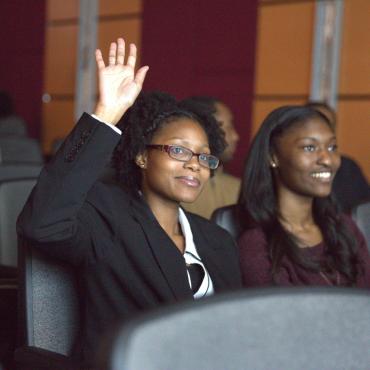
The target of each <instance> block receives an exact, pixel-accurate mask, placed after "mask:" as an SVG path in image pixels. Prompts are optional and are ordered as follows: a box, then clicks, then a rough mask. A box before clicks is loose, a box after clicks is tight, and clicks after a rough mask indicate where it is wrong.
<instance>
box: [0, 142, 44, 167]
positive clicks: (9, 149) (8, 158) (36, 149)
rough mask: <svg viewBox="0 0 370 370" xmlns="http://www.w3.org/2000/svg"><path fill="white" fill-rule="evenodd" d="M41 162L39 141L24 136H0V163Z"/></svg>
mask: <svg viewBox="0 0 370 370" xmlns="http://www.w3.org/2000/svg"><path fill="white" fill-rule="evenodd" d="M5 163H9V164H11V163H33V164H41V163H43V157H42V153H41V148H40V145H39V143H38V142H37V141H36V140H35V139H31V138H29V137H25V136H17V135H8V136H0V164H5Z"/></svg>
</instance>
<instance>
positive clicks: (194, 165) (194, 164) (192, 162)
mask: <svg viewBox="0 0 370 370" xmlns="http://www.w3.org/2000/svg"><path fill="white" fill-rule="evenodd" d="M184 167H185V168H189V169H191V170H192V171H194V172H199V171H200V164H199V160H198V157H197V156H196V155H193V156H192V157H191V158H190V159H189V160H188V161H187V162H184Z"/></svg>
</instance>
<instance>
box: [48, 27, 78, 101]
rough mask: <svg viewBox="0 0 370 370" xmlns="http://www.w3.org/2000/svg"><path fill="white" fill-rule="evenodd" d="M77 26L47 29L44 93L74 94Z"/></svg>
mask: <svg viewBox="0 0 370 370" xmlns="http://www.w3.org/2000/svg"><path fill="white" fill-rule="evenodd" d="M77 33H78V26H77V25H69V24H68V25H63V26H50V27H48V32H47V37H46V53H45V67H46V68H45V72H44V76H45V83H44V91H45V92H47V93H49V94H59V95H60V94H74V91H75V83H76V68H77V66H76V58H77V55H76V53H77Z"/></svg>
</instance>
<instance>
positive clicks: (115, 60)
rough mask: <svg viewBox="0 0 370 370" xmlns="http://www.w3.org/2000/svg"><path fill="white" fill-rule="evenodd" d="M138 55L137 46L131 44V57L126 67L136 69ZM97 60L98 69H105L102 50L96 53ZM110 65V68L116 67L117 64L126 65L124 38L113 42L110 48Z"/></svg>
mask: <svg viewBox="0 0 370 370" xmlns="http://www.w3.org/2000/svg"><path fill="white" fill-rule="evenodd" d="M136 54H137V48H136V45H135V44H130V50H129V56H128V58H127V63H126V65H127V66H129V67H131V68H132V69H135V64H136ZM95 58H96V63H97V65H98V68H99V69H101V68H104V67H105V63H104V60H103V56H102V53H101V50H100V49H97V50H96V51H95ZM108 64H109V66H114V65H116V64H121V65H124V64H125V41H124V40H123V38H119V39H117V42H112V43H111V44H110V46H109V54H108Z"/></svg>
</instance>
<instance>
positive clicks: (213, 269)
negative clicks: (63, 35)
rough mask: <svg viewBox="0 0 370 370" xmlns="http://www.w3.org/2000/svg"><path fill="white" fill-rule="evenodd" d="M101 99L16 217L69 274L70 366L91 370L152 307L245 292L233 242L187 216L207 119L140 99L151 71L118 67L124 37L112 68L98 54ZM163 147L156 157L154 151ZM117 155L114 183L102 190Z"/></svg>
mask: <svg viewBox="0 0 370 370" xmlns="http://www.w3.org/2000/svg"><path fill="white" fill-rule="evenodd" d="M96 61H97V65H98V69H99V91H100V97H99V102H98V104H97V108H96V111H95V114H94V115H93V116H91V115H89V114H86V113H85V114H84V115H83V116H82V117H81V119H80V120H79V122H78V123H77V125H76V126H75V128H74V130H73V131H72V132H71V133H70V135H69V136H68V137H67V139H66V141H65V143H64V144H63V145H62V147H61V148H60V150H59V151H58V152H57V154H56V156H55V158H53V160H52V161H51V162H50V163H49V164H48V165H47V166H46V168H45V170H44V171H43V172H42V174H41V176H40V178H39V181H38V183H37V185H36V187H35V189H34V191H33V192H32V195H31V197H30V199H29V200H28V201H27V204H26V206H25V208H24V210H23V211H22V213H21V215H20V217H19V220H18V231H19V234H20V235H22V237H24V238H26V239H28V240H29V241H30V242H31V243H32V244H33V245H34V246H35V247H37V248H40V249H41V250H42V251H44V252H45V253H48V254H50V255H52V256H54V257H57V258H60V259H63V260H65V261H67V262H69V263H71V264H73V265H74V266H76V267H77V269H76V270H77V271H78V278H79V280H80V281H79V286H80V288H81V292H80V295H81V304H82V307H81V312H82V313H83V317H82V322H81V330H80V333H81V337H80V338H79V341H78V343H77V344H76V351H75V353H76V356H77V359H78V361H79V362H80V363H81V364H80V365H79V366H76V368H86V367H87V368H90V367H91V366H92V365H93V363H94V354H95V353H96V352H97V348H98V342H99V338H100V337H101V333H102V332H104V330H106V329H107V328H109V327H111V326H112V325H113V323H114V322H115V321H116V320H119V319H120V320H124V321H125V320H128V319H129V318H132V317H133V316H134V315H135V314H137V313H139V312H142V311H145V310H150V309H154V308H155V307H158V306H160V305H164V304H169V303H173V302H176V301H182V300H184V299H190V300H191V299H194V298H201V297H204V296H207V295H210V294H214V293H218V292H222V291H226V290H232V289H236V288H239V287H240V286H241V276H240V269H239V262H238V257H237V250H236V246H235V243H234V241H233V240H232V238H231V236H230V235H229V234H228V233H227V232H225V231H224V230H223V229H221V228H219V227H218V226H216V225H214V224H212V223H211V222H209V221H208V220H206V219H203V218H202V217H199V216H196V215H193V214H190V213H187V212H185V211H183V210H182V209H181V207H180V206H179V204H180V202H192V201H194V200H195V199H196V198H197V196H198V195H199V193H200V192H201V190H202V188H203V186H204V184H205V183H206V181H207V180H208V178H209V177H210V175H211V171H212V170H214V169H215V168H217V164H218V159H217V156H218V154H219V153H221V152H222V150H223V149H224V140H223V136H222V134H221V130H220V128H219V127H218V124H217V122H216V121H215V119H214V118H213V117H212V116H211V115H209V116H196V115H194V114H193V113H190V112H188V111H187V110H185V109H182V108H180V106H179V105H178V103H177V101H176V100H175V99H174V98H173V97H172V96H170V95H168V94H165V93H161V92H154V93H140V90H141V87H142V84H143V82H144V79H145V75H146V72H147V70H148V67H142V68H140V69H139V70H138V71H137V72H135V70H134V67H135V62H136V47H135V46H134V45H130V52H129V56H128V58H127V61H126V63H125V44H124V41H123V39H118V42H117V43H112V44H111V46H110V50H109V59H108V65H105V62H104V60H103V58H102V55H101V52H100V51H99V50H98V51H97V52H96ZM158 149H159V150H158ZM112 154H113V165H114V167H115V170H116V177H117V184H111V183H110V184H105V183H102V182H100V181H98V178H99V175H100V174H101V172H102V171H103V170H104V168H105V166H106V164H107V163H108V162H109V160H110V159H111V157H112Z"/></svg>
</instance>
